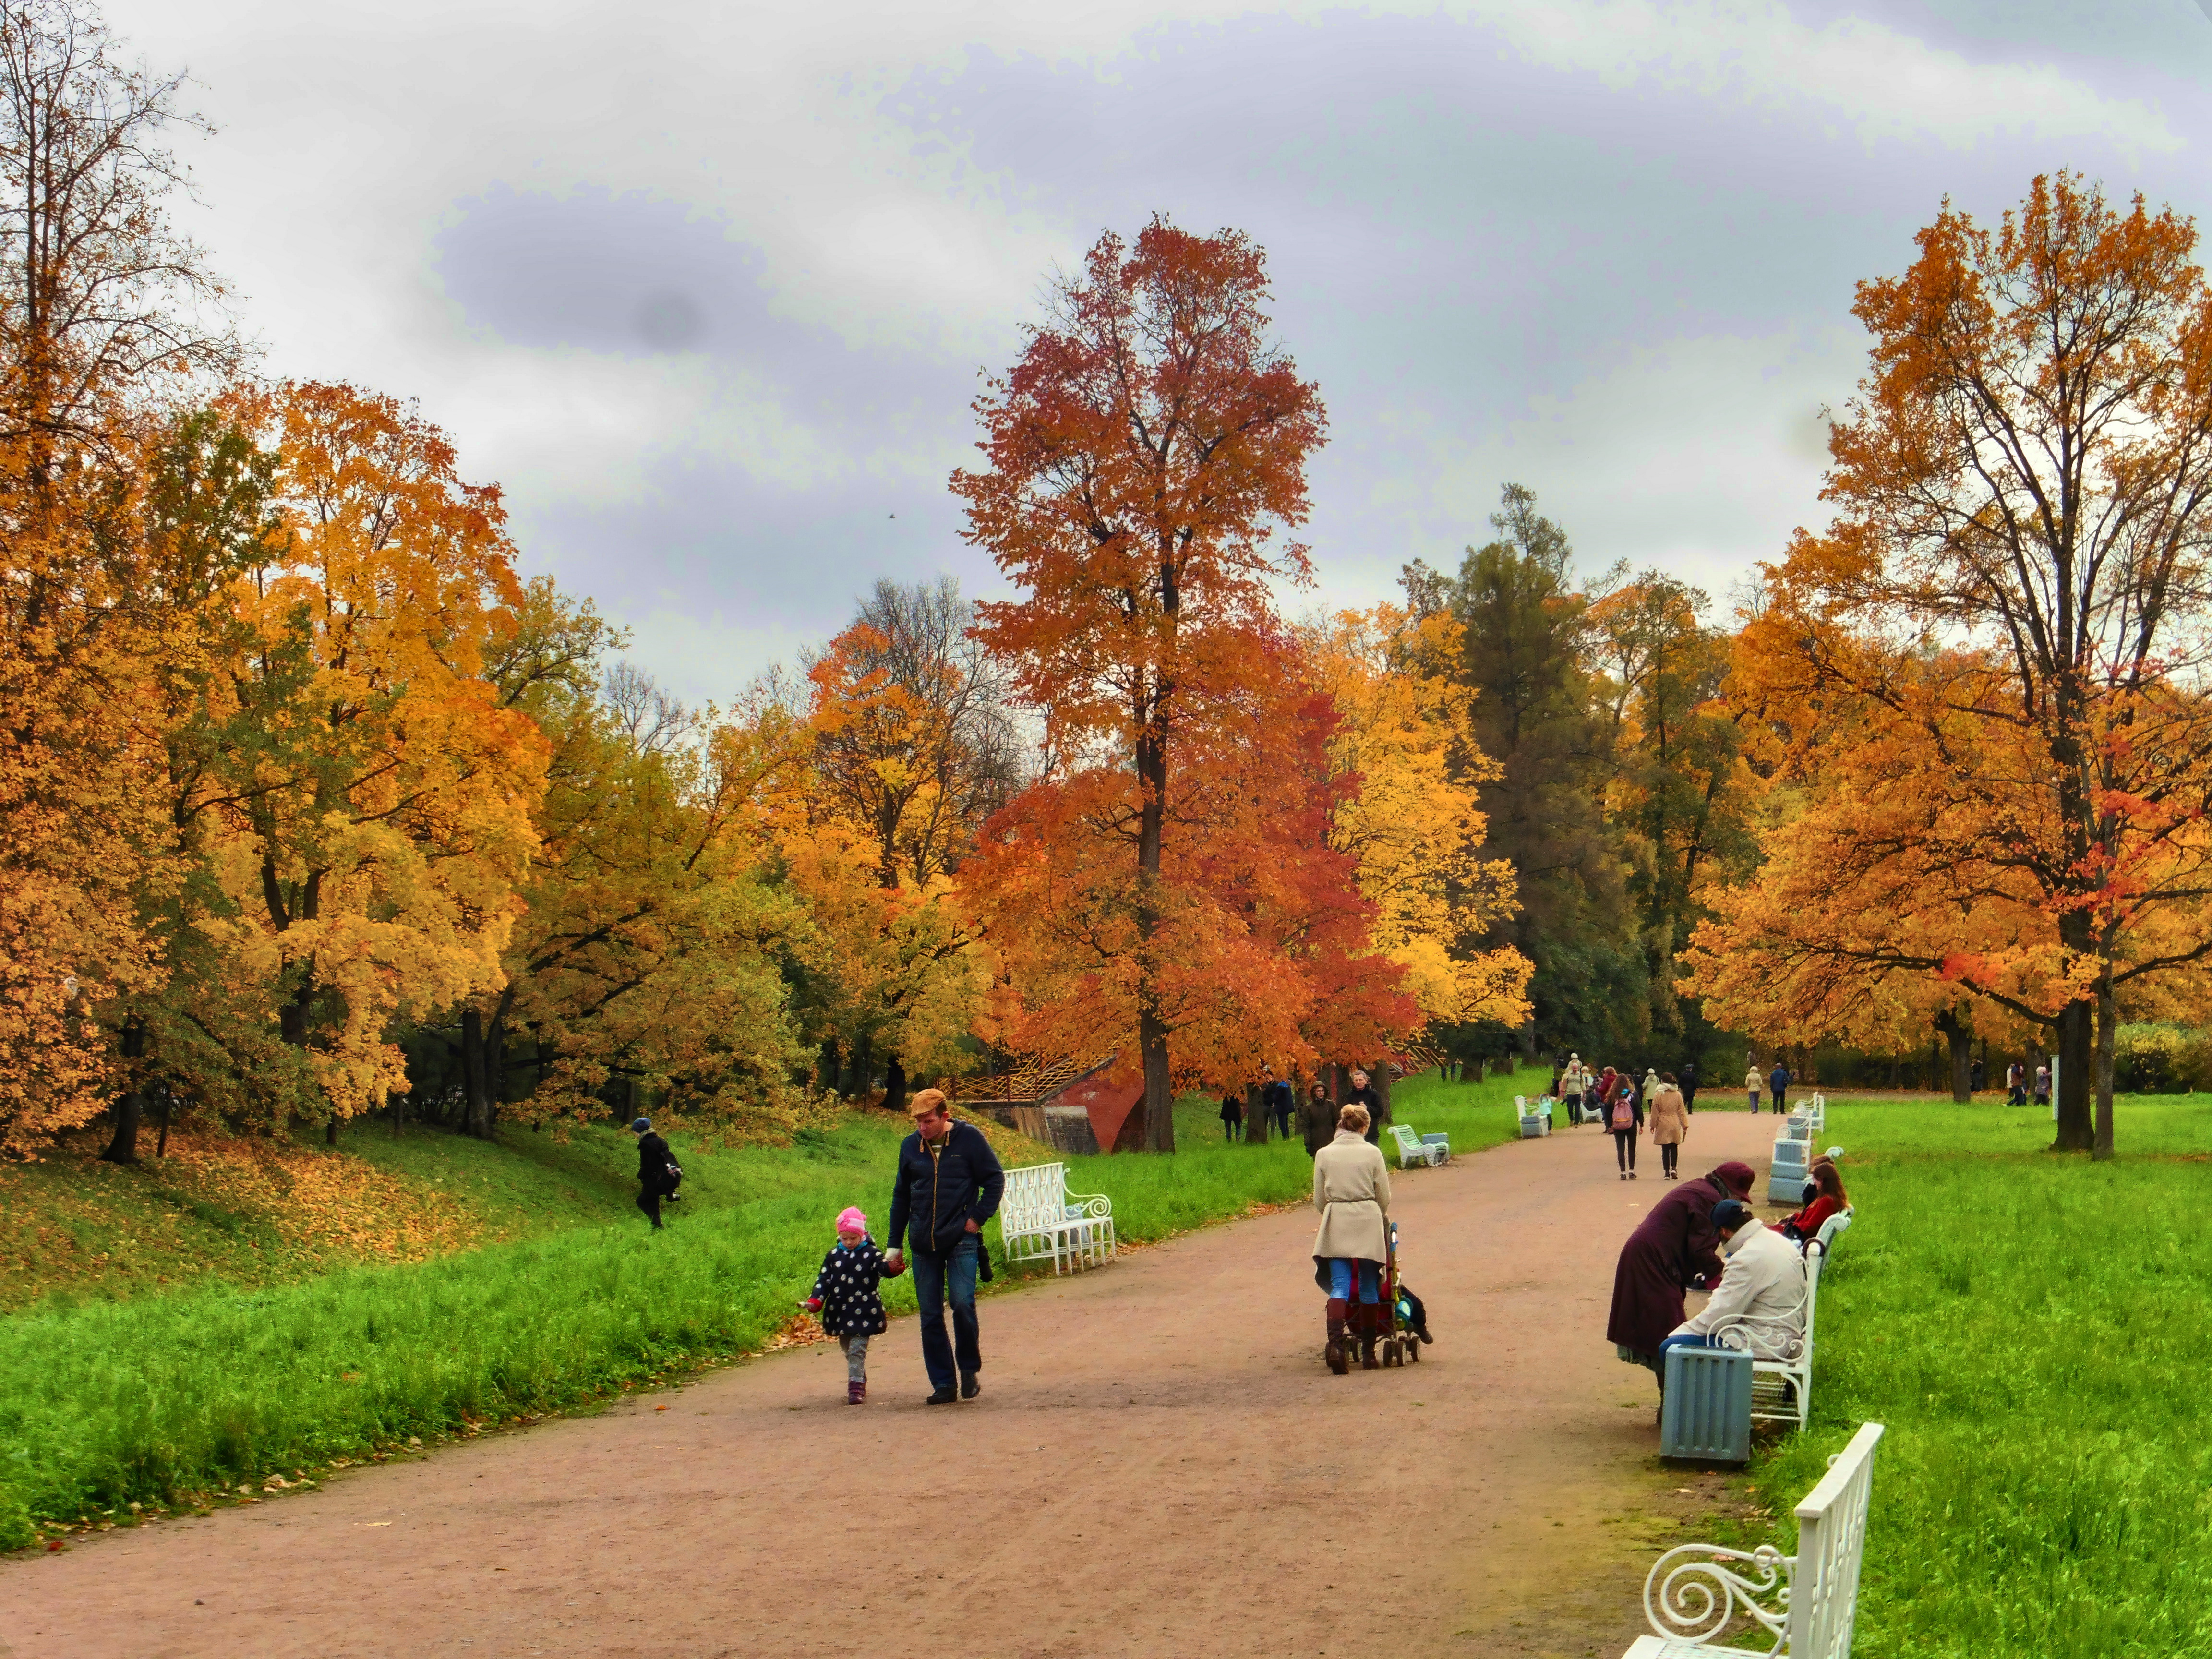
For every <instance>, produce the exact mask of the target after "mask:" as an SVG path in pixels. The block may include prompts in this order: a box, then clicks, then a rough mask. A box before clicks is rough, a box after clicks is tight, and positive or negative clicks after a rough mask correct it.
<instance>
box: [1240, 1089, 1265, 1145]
mask: <svg viewBox="0 0 2212 1659" xmlns="http://www.w3.org/2000/svg"><path fill="white" fill-rule="evenodd" d="M1244 1139H1246V1140H1247V1141H1248V1142H1249V1143H1250V1144H1251V1145H1253V1146H1266V1145H1267V1095H1266V1094H1265V1093H1264V1092H1263V1091H1261V1087H1260V1085H1258V1084H1256V1083H1248V1084H1246V1085H1244Z"/></svg>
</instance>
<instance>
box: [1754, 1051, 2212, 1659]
mask: <svg viewBox="0 0 2212 1659" xmlns="http://www.w3.org/2000/svg"><path fill="white" fill-rule="evenodd" d="M2117 1131H2118V1132H2117V1136H2116V1139H2117V1140H2118V1147H2119V1152H2120V1156H2119V1157H2118V1158H2116V1159H2115V1160H2114V1161H2112V1162H2111V1163H2108V1164H2090V1163H2089V1162H2088V1161H2087V1159H2086V1158H2080V1157H2067V1158H2059V1157H2057V1156H2055V1155H2054V1154H2052V1153H2051V1152H2047V1151H2045V1148H2046V1147H2047V1146H2049V1144H2050V1139H2051V1121H2050V1115H2049V1112H2048V1109H2045V1110H2042V1111H2037V1110H2035V1109H2032V1108H2031V1109H2009V1108H2004V1107H2000V1106H1987V1105H1979V1104H1978V1105H1973V1106H1954V1105H1952V1104H1951V1103H1948V1101H1942V1102H1938V1101H1935V1100H1926V1101H1917V1102H1910V1103H1905V1102H1863V1103H1856V1104H1854V1103H1850V1102H1849V1101H1839V1102H1837V1103H1833V1104H1832V1108H1831V1110H1830V1113H1829V1118H1828V1133H1826V1136H1824V1139H1826V1141H1829V1142H1832V1143H1835V1144H1838V1145H1841V1146H1844V1148H1845V1169H1846V1171H1847V1175H1848V1179H1849V1182H1850V1190H1851V1198H1852V1200H1853V1202H1854V1204H1855V1205H1856V1206H1857V1218H1856V1219H1855V1221H1854V1224H1853V1226H1852V1229H1851V1231H1850V1235H1849V1236H1848V1237H1846V1238H1845V1239H1844V1242H1843V1243H1842V1245H1841V1246H1840V1247H1839V1248H1838V1251H1837V1255H1836V1259H1835V1263H1834V1267H1833V1271H1832V1273H1830V1274H1828V1275H1826V1276H1824V1278H1823V1279H1822V1283H1821V1292H1820V1355H1819V1365H1820V1376H1819V1378H1818V1381H1817V1383H1816V1387H1815V1389H1814V1423H1813V1425H1812V1427H1811V1429H1810V1431H1808V1433H1806V1434H1804V1435H1802V1436H1798V1437H1790V1438H1788V1439H1785V1440H1783V1441H1780V1442H1778V1443H1774V1444H1772V1445H1770V1446H1769V1447H1768V1448H1767V1449H1765V1450H1764V1451H1763V1452H1762V1454H1761V1455H1760V1456H1759V1458H1758V1459H1757V1460H1756V1462H1754V1464H1753V1478H1754V1480H1755V1483H1756V1485H1757V1486H1758V1487H1759V1491H1760V1492H1761V1494H1762V1496H1763V1497H1764V1498H1765V1500H1766V1502H1767V1503H1768V1504H1769V1505H1770V1507H1771V1509H1772V1510H1774V1512H1775V1513H1776V1514H1777V1515H1778V1516H1781V1517H1783V1520H1782V1523H1781V1524H1782V1534H1783V1535H1782V1536H1780V1537H1778V1540H1777V1541H1778V1542H1779V1543H1781V1544H1782V1546H1783V1547H1784V1548H1785V1549H1787V1548H1791V1547H1794V1524H1793V1523H1792V1522H1790V1520H1789V1516H1790V1509H1791V1506H1793V1505H1794V1504H1796V1501H1797V1499H1798V1498H1800V1497H1801V1496H1802V1495H1803V1493H1804V1492H1807V1491H1808V1490H1809V1489H1810V1488H1811V1486H1813V1484H1814V1481H1815V1480H1818V1479H1819V1477H1820V1472H1821V1470H1822V1468H1824V1467H1825V1464H1826V1459H1827V1457H1828V1456H1829V1455H1831V1454H1832V1453H1834V1452H1835V1451H1837V1450H1838V1449H1839V1448H1841V1446H1842V1445H1843V1444H1844V1441H1845V1440H1847V1439H1848V1438H1849V1437H1850V1433H1851V1432H1852V1431H1853V1430H1854V1429H1855V1428H1856V1427H1857V1425H1858V1424H1859V1423H1861V1422H1863V1421H1868V1420H1873V1421H1876V1422H1880V1423H1882V1424H1884V1425H1887V1435H1886V1436H1885V1437H1884V1438H1883V1441H1882V1443H1881V1452H1880V1454H1879V1455H1878V1458H1877V1461H1876V1464H1875V1483H1874V1485H1875V1507H1874V1510H1873V1515H1872V1519H1871V1522H1870V1526H1869V1533H1868V1542H1867V1558H1866V1574H1865V1577H1864V1579H1863V1587H1862V1589H1861V1591H1860V1595H1859V1617H1858V1631H1857V1643H1856V1645H1857V1648H1858V1649H1860V1650H1863V1651H1865V1652H1868V1653H1879V1654H1885V1655H1887V1656H1890V1659H1952V1656H1957V1659H1966V1656H1969V1655H1971V1656H1973V1659H2002V1656H2018V1659H2113V1656H2118V1655H2124V1654H2184V1653H2189V1654H2204V1653H2212V1599H2208V1598H2207V1596H2206V1595H2205V1593H2204V1585H2205V1583H2206V1582H2207V1581H2208V1579H2212V1390H2208V1389H2207V1386H2206V1379H2207V1377H2208V1376H2212V1318H2208V1315H2212V1251H2208V1249H2207V1248H2206V1244H2205V1234H2206V1227H2205V1221H2204V1215H2205V1204H2204V1200H2205V1197H2206V1194H2207V1192H2208V1189H2212V1167H2208V1155H2212V1097H2205V1096H2202V1095H2199V1096H2193V1097H2179V1098H2172V1097H2144V1098H2142V1099H2127V1100H2123V1101H2122V1102H2121V1103H2119V1105H2118V1126H2117Z"/></svg>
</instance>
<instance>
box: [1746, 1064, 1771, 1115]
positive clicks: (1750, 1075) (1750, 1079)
mask: <svg viewBox="0 0 2212 1659" xmlns="http://www.w3.org/2000/svg"><path fill="white" fill-rule="evenodd" d="M1743 1086H1744V1087H1745V1088H1746V1089H1747V1090H1749V1091H1751V1109H1752V1111H1753V1113H1756V1112H1757V1111H1758V1110H1759V1091H1760V1090H1761V1089H1764V1088H1765V1086H1766V1079H1765V1075H1764V1074H1763V1073H1761V1072H1760V1071H1759V1062H1758V1061H1757V1060H1753V1061H1752V1062H1751V1069H1750V1070H1749V1071H1748V1072H1746V1073H1744V1074H1743Z"/></svg>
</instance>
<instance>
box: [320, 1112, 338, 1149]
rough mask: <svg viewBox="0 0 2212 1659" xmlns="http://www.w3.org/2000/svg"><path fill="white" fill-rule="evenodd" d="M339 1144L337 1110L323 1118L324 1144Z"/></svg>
mask: <svg viewBox="0 0 2212 1659" xmlns="http://www.w3.org/2000/svg"><path fill="white" fill-rule="evenodd" d="M337 1144H338V1115H337V1113H336V1112H332V1113H331V1115H329V1116H328V1117H326V1118H325V1119H324V1120H323V1145H324V1146H337Z"/></svg>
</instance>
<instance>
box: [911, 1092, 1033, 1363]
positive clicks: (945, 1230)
mask: <svg viewBox="0 0 2212 1659" xmlns="http://www.w3.org/2000/svg"><path fill="white" fill-rule="evenodd" d="M907 1111H908V1114H909V1115H911V1116H912V1117H913V1119H914V1133H912V1134H910V1135H908V1137H907V1138H906V1139H904V1140H902V1141H901V1142H900V1143H899V1160H898V1180H897V1184H896V1186H894V1187H893V1188H892V1189H891V1223H890V1241H891V1248H890V1249H889V1250H888V1251H886V1252H885V1253H884V1272H885V1273H889V1274H890V1275H891V1277H892V1278H894V1279H896V1278H897V1277H898V1275H899V1274H900V1273H902V1272H903V1271H904V1269H905V1265H906V1251H905V1249H904V1248H903V1247H904V1246H905V1245H906V1244H911V1245H912V1246H913V1247H914V1294H915V1301H916V1302H918V1303H919V1304H921V1363H922V1364H923V1365H924V1366H925V1367H927V1370H928V1371H929V1386H930V1390H931V1392H930V1395H929V1399H928V1401H927V1403H928V1404H930V1405H933V1406H949V1405H951V1403H952V1402H953V1401H955V1400H973V1399H974V1398H975V1396H976V1395H978V1394H980V1393H981V1392H982V1388H983V1384H982V1380H981V1376H979V1375H978V1374H979V1373H980V1372H981V1370H982V1369H983V1346H982V1345H983V1336H982V1328H981V1325H979V1324H978V1323H977V1322H976V1318H975V1280H976V1277H977V1275H978V1273H980V1272H981V1258H982V1241H981V1238H979V1237H977V1235H978V1234H980V1233H981V1231H983V1224H984V1223H985V1222H987V1221H988V1220H989V1219H990V1218H992V1217H993V1216H994V1215H995V1214H997V1213H998V1210H999V1200H1000V1199H1001V1198H1003V1197H1004V1196H1006V1171H1005V1170H1003V1169H1001V1168H1000V1165H999V1155H998V1154H997V1153H996V1152H993V1151H992V1150H991V1143H990V1142H989V1141H987V1140H986V1139H984V1138H983V1132H982V1131H981V1129H978V1128H977V1127H975V1125H974V1124H972V1123H960V1122H956V1121H954V1119H953V1116H952V1108H951V1106H950V1105H949V1104H947V1103H946V1101H945V1091H943V1090H942V1089H924V1090H923V1091H921V1093H920V1094H918V1095H916V1096H915V1097H914V1099H913V1101H912V1102H911V1103H909V1104H908V1107H907ZM948 1301H949V1302H951V1304H952V1335H951V1339H950V1340H948V1339H947V1338H946V1336H945V1304H946V1302H948ZM956 1370H957V1373H958V1376H957V1381H958V1384H959V1386H958V1389H957V1391H956V1390H955V1389H954V1386H953V1384H954V1381H955V1375H954V1374H955V1371H956Z"/></svg>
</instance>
